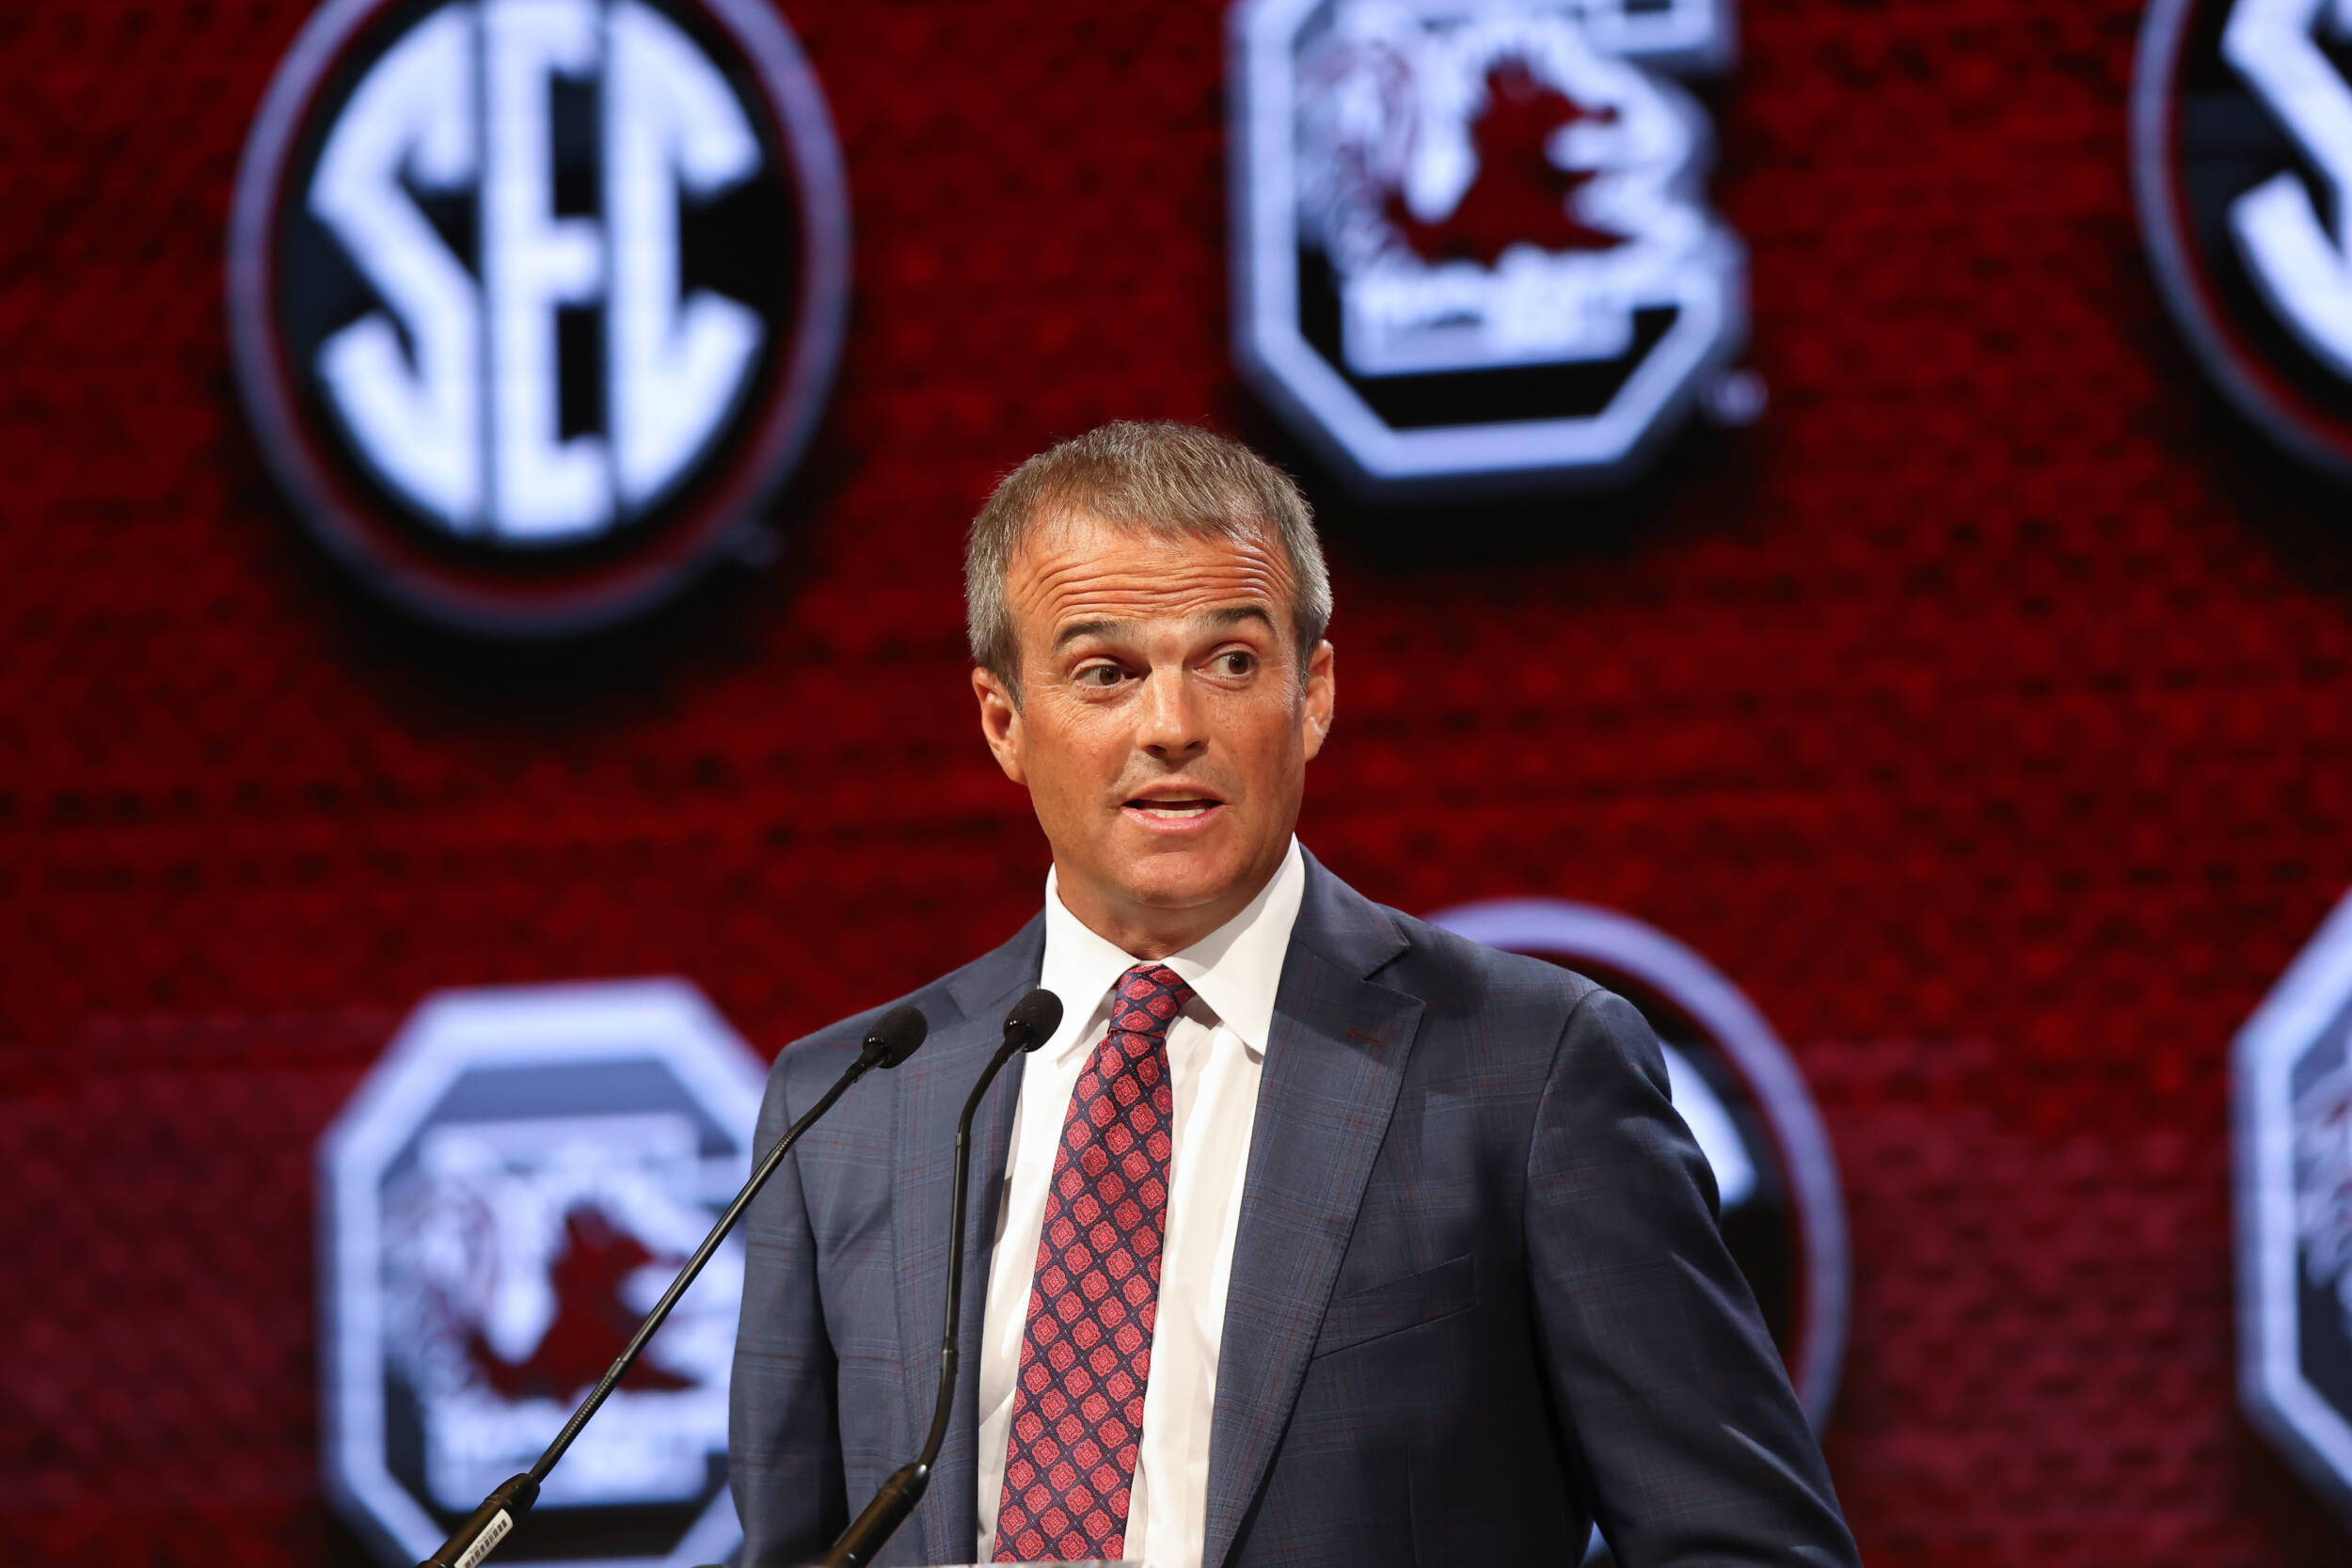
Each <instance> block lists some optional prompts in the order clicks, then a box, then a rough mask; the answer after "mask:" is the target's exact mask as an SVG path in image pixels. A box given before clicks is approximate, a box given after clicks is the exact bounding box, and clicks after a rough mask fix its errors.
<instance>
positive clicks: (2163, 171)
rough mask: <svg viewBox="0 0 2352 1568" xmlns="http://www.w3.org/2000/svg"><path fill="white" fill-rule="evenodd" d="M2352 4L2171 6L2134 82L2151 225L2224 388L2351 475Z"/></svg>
mask: <svg viewBox="0 0 2352 1568" xmlns="http://www.w3.org/2000/svg"><path fill="white" fill-rule="evenodd" d="M2347 42H2352V8H2346V7H2344V6H2343V5H2340V4H2330V3H2328V0H2155V4H2153V5H2152V6H2151V7H2150V8H2149V10H2148V14H2147V19H2146V22H2145V24H2143V26H2142V29H2141V33H2140V43H2139V60H2138V64H2137V70H2136V73H2135V76H2134V82H2133V103H2132V134H2133V157H2134V175H2135V181H2136V184H2137V196H2138V202H2139V215H2140V225H2141V228H2142V230H2144V232H2145V234H2146V237H2147V243H2148V253H2149V257H2150V260H2151V261H2152V262H2153V265H2154V268H2155V273H2156V277H2157V280H2158V282H2159V284H2160V285H2161V286H2162V290H2163V293H2164V297H2165V301H2166V304H2167V305H2168V306H2169V308H2170V309H2171V312H2172V314H2173V317H2174V318H2175V320H2176V321H2177V322H2178V323H2179V325H2180V327H2181V330H2182V331H2183V333H2184V334H2185V336H2186V337H2187V339H2188V341H2189V343H2190V345H2191V346H2192V348H2194V350H2195V351H2196V353H2197V355H2198V356H2199V357H2200V358H2201V360H2203V362H2204V364H2205V367H2206V369H2207V370H2208V371H2209V372H2211V373H2212V375H2213V377H2214V379H2215V381H2216V382H2217V383H2218V385H2219V386H2220V388H2221V389H2222V391H2223V392H2224V393H2225V394H2226V395H2227V396H2228V397H2229V398H2230V399H2231V400H2232V401H2233V403H2235V404H2237V406H2238V407H2239V408H2240V409H2241V410H2242V411H2243V412H2244V413H2245V414H2246V415H2247V417H2248V418H2249V419H2250V420H2252V421H2253V422H2254V423H2255V424H2256V425H2257V426H2259V427H2260V428H2261V429H2262V430H2264V431H2265V432H2266V433H2267V434H2268V435H2269V436H2271V437H2272V438H2273V439H2275V440H2277V441H2278V442H2279V443H2280V445H2282V446H2284V447H2285V448H2286V449H2287V450H2288V451H2292V452H2294V453H2296V455H2297V456H2299V457H2301V458H2303V459H2305V460H2306V461H2308V462H2310V463H2312V464H2313V465H2315V466H2317V467H2320V468H2322V469H2324V470H2326V471H2328V472H2330V473H2332V474H2334V475H2336V476H2337V477H2338V478H2342V479H2345V480H2352V230H2346V228H2345V227H2344V203H2345V201H2346V200H2347V199H2352V79H2347V77H2346V75H2345V71H2344V61H2345V60H2346V58H2347V55H2346V54H2345V46H2346V44H2347Z"/></svg>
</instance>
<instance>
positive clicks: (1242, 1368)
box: [1201, 856, 1422, 1568]
mask: <svg viewBox="0 0 2352 1568" xmlns="http://www.w3.org/2000/svg"><path fill="white" fill-rule="evenodd" d="M1405 948H1406V942H1405V939H1404V937H1403V936H1402V935H1401V934H1400V933H1399V931H1398V930H1397V927H1396V925H1395V923H1394V922H1393V921H1392V920H1391V919H1390V918H1389V917H1388V916H1387V915H1386V914H1384V913H1383V912H1382V911H1380V910H1379V909H1378V908H1377V907H1376V906H1375V905H1373V904H1372V903H1371V902H1369V901H1368V900H1366V899H1364V898H1362V897H1360V896H1359V895H1357V894H1355V893H1354V892H1353V891H1352V890H1350V889H1349V888H1348V887H1347V886H1346V885H1345V884H1344V883H1342V882H1341V881H1339V880H1338V879H1336V878H1334V877H1332V876H1331V875H1330V873H1328V872H1327V871H1325V870H1324V869H1323V867H1322V865H1321V864H1320V863H1317V862H1316V861H1315V860H1314V859H1313V857H1311V856H1310V857H1309V858H1308V888H1307V895H1306V898H1305V901H1304V902H1303V904H1302V905H1301V908H1300V910H1299V916H1298V925H1297V927H1295V929H1294V931H1293V933H1292V938H1291V947H1290V952H1289V954H1288V956H1287V957H1286V958H1285V959H1284V961H1283V965H1282V982H1281V987H1280V990H1279V991H1278V993H1277V998H1276V1003H1275V1009H1274V1029H1273V1037H1272V1038H1271V1039H1269V1040H1268V1041H1267V1044H1266V1053H1265V1069H1264V1074H1263V1078H1262V1080H1261V1082H1260V1084H1259V1088H1258V1112H1257V1121H1256V1124H1255V1127H1254V1129H1253V1131H1252V1132H1251V1134H1250V1145H1249V1170H1248V1177H1247V1178H1246V1180H1245V1181H1244V1184H1243V1189H1242V1206H1241V1224H1240V1228H1239V1231H1238V1232H1237V1234H1236V1235H1235V1237H1234V1242H1233V1267H1232V1277H1231V1283H1230V1284H1229V1286H1228V1287H1227V1293H1226V1299H1225V1337H1224V1342H1223V1348H1222V1349H1221V1351H1220V1352H1219V1354H1218V1364H1217V1374H1216V1412H1215V1415H1214V1417H1213V1418H1212V1421H1211V1426H1210V1437H1209V1481H1208V1499H1207V1501H1208V1517H1207V1528H1206V1532H1205V1538H1204V1540H1203V1548H1204V1549H1203V1553H1202V1557H1201V1560H1202V1562H1203V1563H1204V1564H1206V1565H1207V1568H1217V1565H1218V1564H1220V1563H1222V1562H1223V1560H1224V1559H1225V1557H1226V1554H1227V1553H1228V1552H1229V1551H1230V1550H1231V1549H1232V1544H1233V1540H1234V1537H1235V1536H1236V1534H1238V1532H1239V1530H1240V1528H1241V1525H1242V1522H1243V1521H1244V1519H1246V1518H1247V1517H1248V1513H1249V1510H1250V1507H1251V1505H1252V1504H1253V1502H1254V1501H1255V1500H1256V1498H1257V1496H1258V1493H1259V1490H1260V1488H1261V1487H1262V1486H1263V1484H1264V1481H1265V1476H1266V1470H1267V1467H1268V1465H1270V1464H1271V1463H1272V1460H1273V1457H1274V1450H1275V1447H1276V1445H1277V1444H1278V1443H1279V1440H1280V1438H1281V1434H1282V1430H1283V1428H1284V1427H1285V1426H1286V1425H1287V1424H1288V1422H1289V1420H1290V1414H1291V1409H1292V1407H1293V1405H1294V1404H1295V1403H1296V1402H1297V1398H1298V1389H1299V1385H1300V1384H1301V1382H1302V1381H1303V1380H1304V1379H1305V1376H1306V1371H1307V1357H1308V1354H1309V1353H1310V1352H1311V1350H1312V1349H1313V1347H1314V1341H1315V1335H1316V1333H1317V1332H1318V1330H1319V1329H1320V1327H1321V1325H1322V1323H1323V1314H1324V1309H1325V1307H1327V1305H1328V1304H1329V1302H1330V1298H1331V1288H1332V1282H1333V1280H1334V1279H1335V1278H1336V1277H1337V1276H1338V1275H1339V1268H1340V1260H1341V1259H1342V1258H1343V1256H1344V1255H1345V1253H1346V1251H1347V1242H1348V1237H1349V1235H1350V1234H1351V1232H1352V1231H1353V1230H1354V1227H1355V1224H1356V1212H1357V1210H1358V1208H1359V1206H1360V1205H1361V1203H1362V1201H1363V1196H1364V1186H1365V1182H1366V1181H1367V1180H1369V1178H1370V1176H1371V1174H1372V1166H1373V1162H1374V1160H1375V1157H1376V1156H1377V1155H1378V1154H1379V1151H1380V1145H1381V1142H1382V1140H1383V1139H1384V1138H1385V1137H1386V1135H1387V1133H1388V1127H1389V1120H1390V1117H1391V1115H1392V1114H1393V1112H1394V1111H1395V1108H1396V1100H1397V1092H1398V1089H1399V1087H1400V1085H1402V1084H1403V1082H1404V1077H1405V1063H1406V1056H1407V1054H1408V1053H1410V1051H1411V1049H1412V1043H1413V1037H1414V1035H1415V1033H1416V1031H1417V1030H1418V1029H1419V1027H1420V1023H1421V1014H1422V1004H1421V1001H1420V999H1418V998H1416V997H1412V996H1408V995H1406V994H1405V993H1403V992H1401V991H1395V990H1389V989H1388V988H1386V987H1383V986H1380V985H1376V984H1375V983H1373V982H1372V981H1371V980H1369V979H1367V978H1366V976H1367V975H1369V974H1374V973H1375V972H1376V971H1377V970H1378V969H1380V968H1381V967H1382V966H1383V965H1385V964H1387V963H1388V962H1389V961H1390V960H1391V959H1392V958H1395V957H1396V956H1397V955H1398V954H1399V953H1401V952H1403V951H1404V950H1405Z"/></svg>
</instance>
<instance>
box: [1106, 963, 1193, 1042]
mask: <svg viewBox="0 0 2352 1568" xmlns="http://www.w3.org/2000/svg"><path fill="white" fill-rule="evenodd" d="M1115 994H1116V997H1117V1000H1116V1001H1115V1002H1114V1003H1113V1004H1112V1006H1111V1027H1112V1028H1113V1029H1116V1030H1119V1031H1120V1032H1121V1033H1123V1034H1130V1035H1152V1036H1155V1037H1159V1038H1163V1039H1165V1038H1166V1037H1167V1036H1168V1024H1169V1023H1171V1022H1174V1021H1175V1018H1176V1015H1177V1014H1178V1013H1180V1012H1182V1011H1183V1010H1184V1004H1185V1003H1187V1002H1189V1001H1191V1000H1192V988H1191V987H1190V986H1188V985H1186V984H1184V976H1183V975H1181V974H1177V973H1176V972H1175V971H1174V970H1172V969H1170V968H1168V966H1167V965H1166V964H1137V965H1136V967H1135V968H1133V969H1131V970H1129V971H1128V972H1127V973H1126V974H1122V975H1120V977H1119V987H1118V990H1117V992H1116V993H1115Z"/></svg>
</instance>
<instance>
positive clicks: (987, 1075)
mask: <svg viewBox="0 0 2352 1568" xmlns="http://www.w3.org/2000/svg"><path fill="white" fill-rule="evenodd" d="M1060 1027H1061V998H1060V997H1058V996H1056V995H1055V994H1054V993H1053V992H1052V991H1050V990H1045V989H1044V988H1043V987H1040V988H1039V989H1038V990H1033V991H1031V992H1029V994H1028V995H1026V996H1025V997H1023V998H1022V999H1021V1000H1020V1001H1018V1002H1016V1003H1014V1004H1013V1007H1012V1011H1010V1012H1009V1013H1007V1014H1006V1015H1005V1037H1004V1043H1003V1044H1001V1045H999V1046H998V1047H997V1048H996V1053H995V1054H994V1055H993V1056H991V1057H989V1059H988V1066H987V1067H985V1068H983V1069H981V1070H980V1078H979V1082H978V1083H977V1084H974V1085H972V1093H971V1094H970V1095H969V1096H968V1097H967V1098H966V1099H965V1100H964V1102H963V1115H962V1116H961V1117H958V1118H957V1119H956V1165H955V1179H954V1180H953V1181H952V1182H951V1183H950V1185H949V1187H948V1190H947V1246H948V1252H947V1302H946V1312H945V1314H944V1315H943V1316H944V1321H945V1323H946V1327H945V1328H944V1329H943V1330H942V1331H941V1335H940V1340H939V1392H938V1393H937V1394H935V1395H934V1396H932V1399H931V1429H930V1434H929V1435H927V1436H926V1437H925V1438H924V1439H923V1451H922V1453H921V1454H920V1455H918V1456H917V1457H916V1458H915V1459H914V1461H913V1462H912V1463H910V1464H906V1465H900V1466H898V1469H897V1470H895V1471H893V1472H892V1473H891V1477H890V1479H889V1480H888V1481H883V1482H882V1485H881V1486H880V1487H879V1488H877V1489H876V1491H875V1493H874V1497H873V1500H872V1501H871V1502H868V1503H867V1504H866V1508H865V1511H864V1512H862V1513H859V1514H858V1516H857V1517H856V1518H855V1519H852V1520H851V1521H850V1528H848V1529H845V1530H843V1531H842V1532H841V1538H840V1539H839V1540H837V1541H835V1542H834V1544H833V1549H832V1550H830V1551H828V1552H827V1553H826V1554H825V1555H824V1556H823V1557H821V1558H819V1559H818V1568H865V1565H866V1564H867V1563H869V1562H871V1561H872V1560H874V1555H875V1554H876V1553H877V1552H880V1551H881V1550H882V1547H883V1546H884V1545H885V1544H888V1543H889V1540H890V1538H891V1537H892V1536H893V1535H896V1534H897V1533H898V1527H899V1526H900V1525H903V1524H905V1523H906V1521H907V1515H908V1514H910V1513H914V1505H915V1504H917V1503H919V1502H921V1501H922V1500H923V1494H924V1493H925V1492H926V1491H928V1490H930V1484H931V1465H933V1464H934V1463H936V1462H937V1461H938V1459H939V1449H940V1446H941V1445H942V1444H944V1443H945V1442H946V1440H947V1421H948V1418H949V1416H950V1415H951V1414H952V1413H953V1411H954V1410H955V1404H956V1340H957V1338H959V1336H960V1331H961V1325H962V1321H963V1210H964V1197H965V1195H966V1193H967V1191H968V1190H969V1188H970V1186H971V1177H972V1118H973V1117H975V1116H977V1114H978V1113H979V1109H980V1101H981V1099H982V1098H983V1097H985V1096H986V1095H987V1093H988V1086H989V1085H991V1084H993V1083H994V1082H995V1081H996V1074H997V1073H999V1072H1000V1071H1002V1070H1003V1069H1004V1066H1005V1064H1006V1063H1007V1062H1009V1061H1010V1060H1012V1058H1013V1057H1014V1056H1015V1055H1017V1054H1019V1053H1022V1052H1025V1051H1035V1050H1036V1049H1037V1048H1038V1047H1040V1046H1041V1045H1043V1044H1044V1043H1045V1042H1046V1041H1047V1040H1049V1039H1052V1038H1053V1037H1054V1031H1055V1030H1056V1029H1058V1028H1060Z"/></svg>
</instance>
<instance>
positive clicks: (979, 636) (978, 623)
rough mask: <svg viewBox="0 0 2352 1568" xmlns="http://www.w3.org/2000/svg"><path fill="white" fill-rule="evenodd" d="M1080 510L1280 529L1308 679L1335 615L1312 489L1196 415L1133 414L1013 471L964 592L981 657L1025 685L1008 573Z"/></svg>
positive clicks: (1145, 526) (1138, 522)
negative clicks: (1050, 528)
mask: <svg viewBox="0 0 2352 1568" xmlns="http://www.w3.org/2000/svg"><path fill="white" fill-rule="evenodd" d="M1074 516H1089V517H1095V518H1099V519H1101V520H1102V521H1104V522H1105V523H1110V524H1112V525H1114V526H1116V527H1120V528H1136V529H1141V530H1143V531H1146V532H1149V533H1151V534H1152V535H1154V536H1156V537H1158V538H1162V539H1178V538H1185V537H1192V538H1200V537H1209V538H1219V539H1243V538H1248V537H1250V536H1252V535H1255V536H1258V537H1260V538H1263V537H1264V536H1266V535H1269V534H1270V535H1272V536H1273V538H1274V540H1275V541H1276V542H1278V543H1279V544H1280V546H1281V547H1282V555H1283V558H1284V559H1285V560H1286V561H1287V562H1289V563H1290V572H1291V585H1292V586H1291V633H1292V636H1293V637H1294V638H1295V640H1296V641H1297V644H1298V663H1299V679H1300V681H1301V682H1302V683H1303V682H1304V681H1305V679H1306V666H1307V661H1308V659H1309V657H1311V655H1312V654H1313V653H1314V649H1315V644H1316V643H1318V642H1320V641H1323V633H1324V628H1325V627H1327V626H1329V625H1330V622H1331V574H1330V573H1329V572H1328V571H1327V570H1326V569H1325V567H1324V564H1323V546H1322V545H1321V544H1320V543H1318V542H1317V540H1316V538H1315V524H1314V512H1313V509H1312V508H1311V507H1310V506H1308V504H1307V498H1306V497H1305V496H1303V495H1301V494H1299V490H1298V486H1297V484H1296V483H1294V482H1293V481H1292V479H1291V477H1290V475H1288V474H1286V473H1284V472H1283V471H1282V470H1281V469H1279V468H1278V467H1275V466H1274V465H1273V464H1271V463H1269V462H1267V461H1266V460H1265V459H1264V458H1263V457H1260V456H1259V455H1258V454H1257V453H1256V452H1254V451H1250V450H1249V449H1248V447H1245V446H1243V445H1242V444H1241V443H1240V442H1239V441H1231V440H1228V439H1226V438H1225V437H1224V436H1217V435H1214V434H1212V433H1210V432H1208V431H1205V430H1197V429H1195V428H1194V427H1193V426H1191V425H1184V424H1174V423H1168V422H1151V423H1144V422H1139V421H1134V420H1120V421H1118V422H1116V423H1112V424H1106V425H1102V426H1099V427H1098V428H1096V429H1093V430H1089V431H1088V432H1087V433H1086V434H1085V435H1084V436H1074V437H1073V438H1072V439H1070V440H1067V441H1064V442H1062V443H1061V444H1060V445H1058V446H1054V447H1049V448H1047V449H1046V450H1045V451H1041V452H1039V453H1038V454H1037V455H1036V456H1035V457H1032V458H1030V459H1029V460H1028V461H1027V462H1026V463H1024V464H1022V465H1021V467H1018V468H1015V469H1014V470H1013V471H1012V472H1010V473H1009V474H1007V475H1006V476H1005V477H1004V479H1003V481H1002V482H1001V483H998V484H997V486H996V489H995V491H994V492H993V494H992V495H990V497H989V498H988V501H987V503H986V504H985V505H983V506H982V507H981V508H980V512H979V515H978V516H977V517H975V518H973V519H972V532H971V535H970V537H969V539H968V540H967V541H966V544H965V546H964V552H963V603H964V620H965V626H966V628H967V630H968V631H969V632H970V635H971V639H972V659H973V662H974V663H976V664H977V665H979V666H980V667H981V668H982V669H984V670H988V671H992V672H993V673H995V674H996V675H997V676H998V678H1000V679H1002V680H1003V681H1004V682H1005V683H1006V684H1007V685H1009V686H1010V687H1011V688H1012V689H1014V691H1015V692H1016V693H1017V692H1018V691H1019V690H1020V668H1021V650H1020V644H1019V641H1018V640H1017V639H1016V638H1015V636H1014V634H1013V626H1012V612H1011V610H1010V609H1009V607H1008V606H1007V605H1006V602H1005V574H1006V572H1007V571H1008V570H1009V569H1010V567H1011V565H1012V558H1013V556H1014V554H1015V553H1016V552H1017V551H1018V550H1019V549H1020V547H1021V542H1022V540H1023V539H1025V538H1026V537H1027V536H1028V533H1029V531H1030V530H1031V529H1033V528H1035V527H1036V526H1037V525H1038V524H1039V523H1041V522H1043V521H1047V520H1051V519H1058V518H1065V517H1074Z"/></svg>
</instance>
